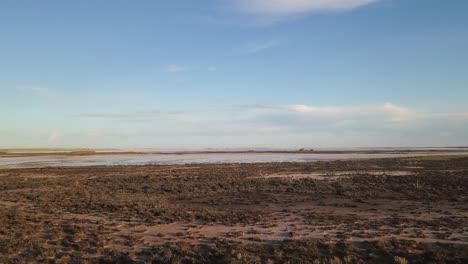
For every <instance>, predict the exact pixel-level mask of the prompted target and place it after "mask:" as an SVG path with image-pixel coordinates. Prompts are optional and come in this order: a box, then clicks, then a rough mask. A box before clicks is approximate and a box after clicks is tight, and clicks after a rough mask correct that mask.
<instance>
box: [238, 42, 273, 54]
mask: <svg viewBox="0 0 468 264" xmlns="http://www.w3.org/2000/svg"><path fill="white" fill-rule="evenodd" d="M278 45H279V42H278V41H276V40H270V41H266V42H251V43H247V44H246V45H244V46H243V47H241V48H239V49H238V50H236V53H239V54H255V53H259V52H262V51H265V50H268V49H271V48H274V47H276V46H278Z"/></svg>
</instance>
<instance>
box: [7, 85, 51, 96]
mask: <svg viewBox="0 0 468 264" xmlns="http://www.w3.org/2000/svg"><path fill="white" fill-rule="evenodd" d="M16 89H17V90H19V91H23V92H29V93H33V94H36V95H40V96H52V95H53V94H54V92H53V90H52V89H50V88H45V87H37V86H20V87H17V88H16Z"/></svg>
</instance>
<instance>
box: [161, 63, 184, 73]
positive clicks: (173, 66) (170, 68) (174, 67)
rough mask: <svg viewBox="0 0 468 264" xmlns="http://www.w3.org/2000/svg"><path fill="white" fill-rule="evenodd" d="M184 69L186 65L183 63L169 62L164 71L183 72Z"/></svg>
mask: <svg viewBox="0 0 468 264" xmlns="http://www.w3.org/2000/svg"><path fill="white" fill-rule="evenodd" d="M186 70H187V67H185V66H183V65H178V64H170V65H168V66H167V67H166V69H165V71H166V72H168V73H178V72H183V71H186Z"/></svg>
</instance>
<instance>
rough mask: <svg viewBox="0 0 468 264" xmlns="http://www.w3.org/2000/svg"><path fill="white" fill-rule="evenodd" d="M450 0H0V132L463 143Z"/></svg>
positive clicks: (456, 13) (13, 137)
mask: <svg viewBox="0 0 468 264" xmlns="http://www.w3.org/2000/svg"><path fill="white" fill-rule="evenodd" d="M467 12H468V2H467V1H464V0H452V1H442V0H438V1H436V0H321V1H318V0H249V1H247V0H199V1H188V0H185V1H182V0H172V1H149V0H147V1H144V0H141V1H129V0H125V1H124V0H112V1H111V0H102V1H94V0H82V1H58V0H56V1H51V0H42V1H33V0H29V1H28V0H2V1H0V34H1V35H0V77H1V78H0V121H1V126H0V148H2V147H3V148H13V147H25V148H30V147H95V148H103V147H122V148H129V147H156V148H157V147H161V148H179V147H187V148H201V147H281V148H282V147H351V146H456V145H468V133H467V131H468V103H467V101H468V74H467V73H468V48H467V47H468V16H467V15H466V14H467Z"/></svg>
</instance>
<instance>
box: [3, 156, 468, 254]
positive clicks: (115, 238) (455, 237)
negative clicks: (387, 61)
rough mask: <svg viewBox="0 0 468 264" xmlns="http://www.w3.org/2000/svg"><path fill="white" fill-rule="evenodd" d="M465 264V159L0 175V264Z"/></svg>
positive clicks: (78, 169) (79, 169) (467, 215)
mask: <svg viewBox="0 0 468 264" xmlns="http://www.w3.org/2000/svg"><path fill="white" fill-rule="evenodd" d="M132 262H135V263H468V157H466V156H465V157H464V156H453V155H452V156H438V157H424V158H399V159H380V160H378V159H375V160H354V161H330V162H311V163H265V164H220V165H209V164H199V165H198V164H197V165H177V166H109V167H105V166H102V167H76V168H75V167H67V168H37V169H2V170H0V263H132Z"/></svg>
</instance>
